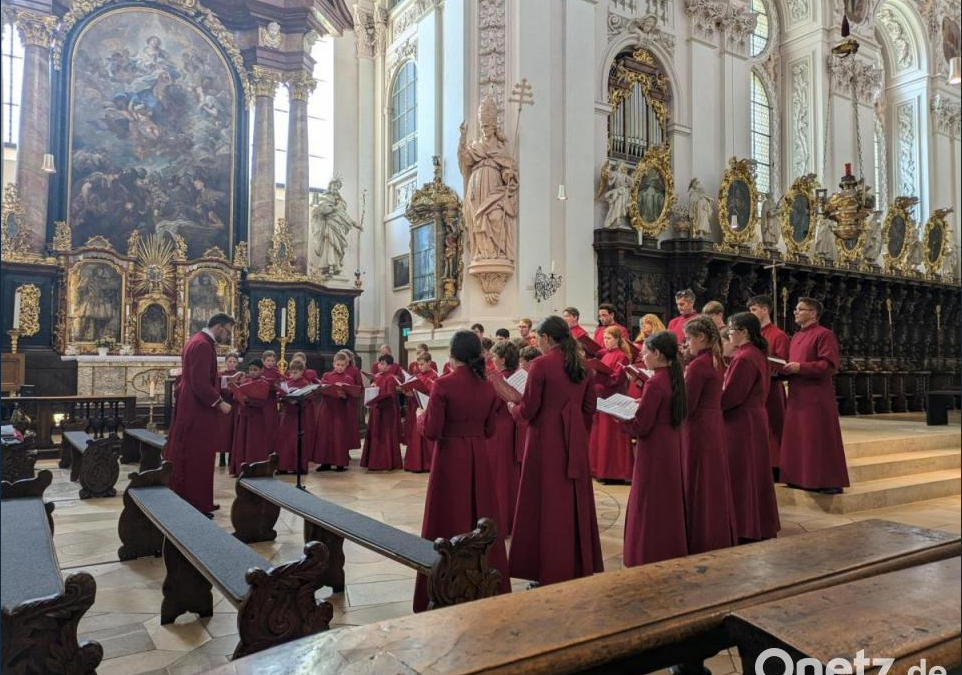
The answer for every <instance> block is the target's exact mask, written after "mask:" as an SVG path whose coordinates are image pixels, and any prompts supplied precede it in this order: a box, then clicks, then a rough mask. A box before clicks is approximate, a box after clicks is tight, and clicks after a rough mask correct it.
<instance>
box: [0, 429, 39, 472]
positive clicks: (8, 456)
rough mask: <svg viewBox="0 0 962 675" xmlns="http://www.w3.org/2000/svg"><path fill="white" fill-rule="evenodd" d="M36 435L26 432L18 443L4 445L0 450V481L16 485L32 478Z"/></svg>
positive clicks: (35, 457)
mask: <svg viewBox="0 0 962 675" xmlns="http://www.w3.org/2000/svg"><path fill="white" fill-rule="evenodd" d="M36 438H37V437H36V435H35V434H33V433H32V432H29V431H28V432H27V433H26V434H25V435H24V438H23V440H22V441H21V442H19V443H9V444H4V445H3V446H2V448H0V453H2V454H0V480H5V481H7V482H8V483H16V482H17V481H18V480H23V479H24V478H33V476H34V469H33V467H34V465H35V464H36V463H37V451H36V450H34V449H33V446H34V441H35V440H36Z"/></svg>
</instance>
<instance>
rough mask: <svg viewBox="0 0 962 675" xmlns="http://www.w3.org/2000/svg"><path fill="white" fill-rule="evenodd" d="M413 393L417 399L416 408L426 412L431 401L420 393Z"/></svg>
mask: <svg viewBox="0 0 962 675" xmlns="http://www.w3.org/2000/svg"><path fill="white" fill-rule="evenodd" d="M414 393H415V394H416V395H417V397H418V406H420V408H421V410H427V409H428V403H429V402H430V401H431V399H430V397H429V396H428V395H427V394H424V393H422V392H420V391H415V392H414Z"/></svg>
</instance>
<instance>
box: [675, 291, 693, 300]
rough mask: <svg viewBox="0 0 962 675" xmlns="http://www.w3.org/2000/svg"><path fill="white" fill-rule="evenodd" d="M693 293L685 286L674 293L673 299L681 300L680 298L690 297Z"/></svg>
mask: <svg viewBox="0 0 962 675" xmlns="http://www.w3.org/2000/svg"><path fill="white" fill-rule="evenodd" d="M694 295H695V294H694V293H692V292H691V289H690V288H686V289H685V290H683V291H678V292H677V293H675V300H681V299H682V298H691V297H693V296H694Z"/></svg>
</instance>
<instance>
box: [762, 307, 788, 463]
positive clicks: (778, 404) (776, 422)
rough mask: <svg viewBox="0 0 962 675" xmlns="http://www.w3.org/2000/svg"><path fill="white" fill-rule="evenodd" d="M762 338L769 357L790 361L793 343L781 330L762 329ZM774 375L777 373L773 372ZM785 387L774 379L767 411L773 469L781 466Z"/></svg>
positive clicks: (771, 326)
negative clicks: (789, 355)
mask: <svg viewBox="0 0 962 675" xmlns="http://www.w3.org/2000/svg"><path fill="white" fill-rule="evenodd" d="M762 337H763V338H765V340H766V341H767V342H768V355H769V356H774V357H775V358H778V359H782V360H784V361H788V351H789V346H790V345H791V341H790V340H789V339H788V336H787V335H786V334H785V331H783V330H782V329H781V328H779V327H778V326H776V325H775V324H773V323H770V324H768V325H767V326H765V327H764V328H762ZM772 372H773V373H774V372H775V371H774V370H772ZM785 398H786V397H785V385H784V384H782V381H781V380H780V379H776V378H773V379H772V386H771V389H769V391H768V398H767V399H766V401H765V410H766V411H767V412H768V455H769V459H770V460H771V463H772V467H777V466H778V465H779V459H778V458H779V454H780V453H779V448H780V447H781V443H782V427H783V426H784V425H785Z"/></svg>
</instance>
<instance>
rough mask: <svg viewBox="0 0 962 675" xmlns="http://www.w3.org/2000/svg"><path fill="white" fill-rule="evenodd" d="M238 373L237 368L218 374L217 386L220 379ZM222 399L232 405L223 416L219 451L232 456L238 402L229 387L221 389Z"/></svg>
mask: <svg viewBox="0 0 962 675" xmlns="http://www.w3.org/2000/svg"><path fill="white" fill-rule="evenodd" d="M237 373H238V370H237V369H236V368H235V369H234V370H222V371H220V373H218V378H217V386H220V382H221V379H220V378H222V377H231V376H232V375H236V374H237ZM220 397H221V398H222V399H224V400H225V401H227V402H228V403H230V413H229V414H227V415H223V416H222V418H223V419H221V428H220V433H221V435H220V441H219V443H218V449H217V451H218V452H223V453H226V454H230V450H231V446H233V445H234V426H235V425H236V424H237V402H236V401H235V400H234V395H233V394H232V393H231V391H230V388H229V387H223V388H221V390H220Z"/></svg>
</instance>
